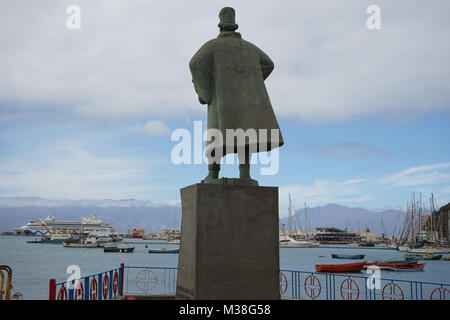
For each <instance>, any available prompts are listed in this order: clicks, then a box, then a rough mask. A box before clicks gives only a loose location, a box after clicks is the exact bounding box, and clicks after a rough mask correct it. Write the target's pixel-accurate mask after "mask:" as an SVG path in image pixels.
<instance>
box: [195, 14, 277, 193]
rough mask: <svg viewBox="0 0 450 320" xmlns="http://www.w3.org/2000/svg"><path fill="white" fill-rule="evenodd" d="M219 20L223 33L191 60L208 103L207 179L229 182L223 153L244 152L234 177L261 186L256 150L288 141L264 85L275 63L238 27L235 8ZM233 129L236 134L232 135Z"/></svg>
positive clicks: (201, 96)
mask: <svg viewBox="0 0 450 320" xmlns="http://www.w3.org/2000/svg"><path fill="white" fill-rule="evenodd" d="M219 19H220V23H219V25H218V27H219V28H220V34H219V35H218V37H217V38H215V39H212V40H210V41H208V42H206V43H205V44H204V45H203V46H202V47H201V48H200V49H199V50H198V51H197V53H196V54H195V55H194V56H193V57H192V59H191V61H190V63H189V67H190V70H191V74H192V81H193V83H194V88H195V91H196V93H197V94H198V98H199V101H200V103H201V104H207V105H208V120H207V123H208V128H207V129H208V140H207V145H206V151H205V155H206V157H207V159H208V171H209V173H208V175H207V176H206V178H205V179H204V180H203V181H202V182H203V183H226V182H223V181H224V180H222V182H221V180H219V179H218V176H219V170H220V158H221V157H223V156H225V155H226V154H229V153H238V158H239V178H240V179H234V180H235V181H236V180H237V181H238V182H236V183H239V184H255V183H256V185H257V182H256V181H255V180H252V179H251V177H250V159H251V156H252V153H254V152H264V151H270V150H272V149H274V148H277V147H279V146H282V145H283V144H284V142H283V137H282V135H281V132H280V128H279V126H278V122H277V119H276V117H275V113H274V111H273V109H272V105H271V103H270V99H269V95H268V94H267V90H266V86H265V84H264V80H265V79H266V78H267V77H268V76H269V75H270V73H271V72H272V70H273V68H274V64H273V62H272V60H271V59H270V58H269V57H268V56H267V55H266V54H265V53H264V52H263V51H262V50H260V49H259V48H257V47H256V46H255V45H253V44H252V43H250V42H248V41H245V40H243V39H242V37H241V34H240V33H238V32H236V29H237V28H238V25H237V24H236V23H235V11H234V9H233V8H230V7H225V8H223V9H222V10H221V11H220V13H219ZM212 130H213V131H212ZM230 130H231V131H230ZM209 132H219V133H221V134H222V137H223V139H218V138H217V135H214V139H213V138H212V137H211V135H210V134H209ZM231 132H234V133H235V135H233V136H232V135H230V133H231ZM242 132H245V133H246V135H245V136H244V139H241V137H239V134H238V133H242ZM227 134H228V135H227ZM225 181H226V179H225ZM233 183H234V182H233Z"/></svg>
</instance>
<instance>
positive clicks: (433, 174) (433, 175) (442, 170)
mask: <svg viewBox="0 0 450 320" xmlns="http://www.w3.org/2000/svg"><path fill="white" fill-rule="evenodd" d="M449 168H450V162H445V163H438V164H434V165H424V166H417V167H412V168H408V169H406V170H403V171H400V172H395V173H393V174H390V175H388V176H386V177H382V178H380V180H379V182H380V183H385V184H389V185H391V186H397V187H409V186H422V185H433V184H440V183H446V182H448V181H450V171H449Z"/></svg>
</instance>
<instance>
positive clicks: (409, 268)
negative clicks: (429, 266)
mask: <svg viewBox="0 0 450 320" xmlns="http://www.w3.org/2000/svg"><path fill="white" fill-rule="evenodd" d="M424 267H425V263H418V264H411V265H400V264H398V265H395V264H392V265H388V266H383V267H382V270H387V271H423V268H424Z"/></svg>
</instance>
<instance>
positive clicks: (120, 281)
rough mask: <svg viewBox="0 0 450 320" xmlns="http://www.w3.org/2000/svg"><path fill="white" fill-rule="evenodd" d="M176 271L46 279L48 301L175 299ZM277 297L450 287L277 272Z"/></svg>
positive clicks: (407, 296)
mask: <svg viewBox="0 0 450 320" xmlns="http://www.w3.org/2000/svg"><path fill="white" fill-rule="evenodd" d="M177 270H178V269H177V268H174V267H152V266H150V267H140V266H124V265H123V264H122V265H121V267H119V268H115V269H111V270H107V271H104V272H101V273H98V274H93V275H89V276H86V277H83V278H81V279H80V284H81V286H79V287H73V286H72V288H67V283H66V282H60V283H56V282H55V281H54V280H50V299H51V300H52V299H53V300H54V299H58V300H63V299H68V300H76V299H83V300H104V299H113V298H115V297H116V296H118V295H120V296H122V295H125V296H126V295H129V296H136V295H175V292H176V282H177ZM52 281H53V283H52ZM74 283H75V282H74V281H73V282H72V284H74ZM280 295H281V298H282V299H294V300H295V299H309V300H430V299H431V300H435V299H436V300H450V284H447V283H437V282H426V281H410V280H399V279H389V278H381V277H378V278H373V277H372V276H363V275H349V274H336V273H322V272H306V271H298V270H280Z"/></svg>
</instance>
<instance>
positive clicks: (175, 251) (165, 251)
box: [148, 248, 180, 253]
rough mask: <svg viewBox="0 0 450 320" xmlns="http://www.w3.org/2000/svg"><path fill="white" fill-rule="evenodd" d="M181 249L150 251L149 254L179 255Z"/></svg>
mask: <svg viewBox="0 0 450 320" xmlns="http://www.w3.org/2000/svg"><path fill="white" fill-rule="evenodd" d="M179 252H180V249H178V248H177V249H166V248H162V249H150V250H148V253H179Z"/></svg>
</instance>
